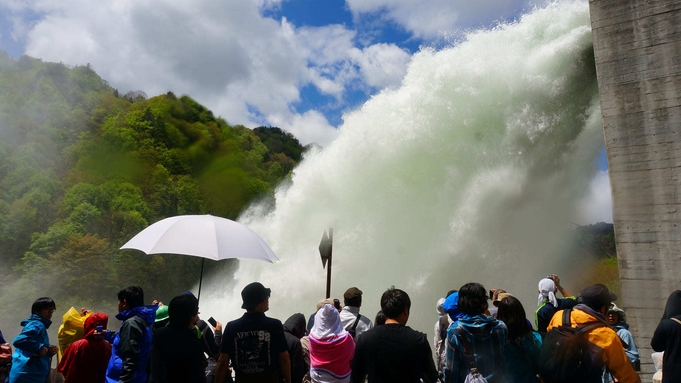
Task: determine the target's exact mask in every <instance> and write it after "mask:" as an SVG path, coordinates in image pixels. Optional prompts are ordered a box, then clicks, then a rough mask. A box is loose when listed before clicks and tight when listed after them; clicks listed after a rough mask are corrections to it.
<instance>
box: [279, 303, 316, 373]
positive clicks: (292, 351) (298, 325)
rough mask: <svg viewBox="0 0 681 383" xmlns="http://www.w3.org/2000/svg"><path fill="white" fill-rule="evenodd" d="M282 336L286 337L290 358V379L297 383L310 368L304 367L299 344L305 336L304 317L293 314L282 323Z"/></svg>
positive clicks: (301, 348) (301, 349)
mask: <svg viewBox="0 0 681 383" xmlns="http://www.w3.org/2000/svg"><path fill="white" fill-rule="evenodd" d="M284 336H286V343H288V353H289V355H290V356H291V379H292V381H293V382H294V383H299V382H300V381H302V380H303V376H305V373H307V370H308V369H309V368H310V366H306V365H305V361H304V359H303V347H302V346H301V344H300V338H302V337H303V336H305V316H304V315H303V314H300V313H298V314H293V315H291V317H290V318H288V319H287V320H286V322H284Z"/></svg>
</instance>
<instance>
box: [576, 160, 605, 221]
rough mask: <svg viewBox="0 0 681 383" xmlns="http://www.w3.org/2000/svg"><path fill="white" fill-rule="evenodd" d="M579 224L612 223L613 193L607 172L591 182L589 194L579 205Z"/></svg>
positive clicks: (598, 174) (602, 172)
mask: <svg viewBox="0 0 681 383" xmlns="http://www.w3.org/2000/svg"><path fill="white" fill-rule="evenodd" d="M577 216H578V221H579V222H577V223H578V224H580V225H584V224H589V223H596V222H608V223H612V193H611V190H610V178H609V176H608V172H607V171H601V172H598V173H597V174H596V176H595V177H594V178H593V179H592V180H591V184H590V185H589V192H588V194H587V195H586V196H585V197H584V198H583V199H582V201H580V203H579V204H578V205H577Z"/></svg>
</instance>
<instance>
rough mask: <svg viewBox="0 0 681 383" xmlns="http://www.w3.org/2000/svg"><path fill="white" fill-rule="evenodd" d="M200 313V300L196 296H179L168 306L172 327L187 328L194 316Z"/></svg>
mask: <svg viewBox="0 0 681 383" xmlns="http://www.w3.org/2000/svg"><path fill="white" fill-rule="evenodd" d="M198 313H199V300H198V299H196V297H195V296H194V295H191V294H182V295H178V296H176V297H175V298H173V299H172V300H171V301H170V304H169V305H168V317H169V319H170V326H173V327H182V328H186V327H188V326H189V324H190V322H191V319H192V317H193V316H194V315H196V314H198Z"/></svg>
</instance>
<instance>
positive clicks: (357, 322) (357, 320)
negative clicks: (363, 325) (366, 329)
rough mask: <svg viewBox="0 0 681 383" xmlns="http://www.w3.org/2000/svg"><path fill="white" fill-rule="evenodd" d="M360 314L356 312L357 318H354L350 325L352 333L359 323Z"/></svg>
mask: <svg viewBox="0 0 681 383" xmlns="http://www.w3.org/2000/svg"><path fill="white" fill-rule="evenodd" d="M361 317H362V315H361V314H360V313H357V319H355V323H354V324H353V325H352V333H353V334H354V333H355V330H356V329H357V325H358V324H359V318H361Z"/></svg>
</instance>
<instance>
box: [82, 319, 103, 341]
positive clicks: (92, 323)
mask: <svg viewBox="0 0 681 383" xmlns="http://www.w3.org/2000/svg"><path fill="white" fill-rule="evenodd" d="M108 324H109V316H108V315H106V314H104V313H94V314H92V315H90V316H89V317H88V318H87V319H86V320H85V324H84V326H83V327H84V328H85V336H84V337H85V338H87V339H92V337H94V336H95V335H94V333H95V330H97V326H102V327H103V328H104V330H106V327H107V325H108Z"/></svg>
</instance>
